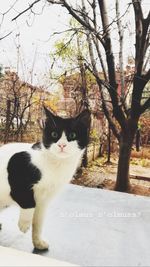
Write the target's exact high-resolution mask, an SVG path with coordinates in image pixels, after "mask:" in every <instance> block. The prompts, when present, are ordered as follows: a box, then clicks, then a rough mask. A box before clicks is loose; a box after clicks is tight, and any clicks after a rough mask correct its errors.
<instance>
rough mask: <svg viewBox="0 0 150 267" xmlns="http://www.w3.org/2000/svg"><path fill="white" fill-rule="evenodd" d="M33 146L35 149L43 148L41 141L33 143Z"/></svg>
mask: <svg viewBox="0 0 150 267" xmlns="http://www.w3.org/2000/svg"><path fill="white" fill-rule="evenodd" d="M32 148H33V149H34V150H40V149H42V146H41V143H40V142H37V143H35V144H33V146H32Z"/></svg>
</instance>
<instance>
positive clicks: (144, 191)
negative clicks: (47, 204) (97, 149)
mask: <svg viewBox="0 0 150 267" xmlns="http://www.w3.org/2000/svg"><path fill="white" fill-rule="evenodd" d="M135 163H136V164H135ZM145 165H146V166H141V165H140V160H137V159H136V161H134V164H132V163H131V165H130V175H131V176H130V182H131V188H130V191H129V193H133V194H139V195H145V196H150V160H147V161H146V163H145ZM116 173H117V162H116V160H115V159H113V160H112V164H105V163H104V160H103V159H98V160H96V161H94V162H92V164H91V165H89V166H88V168H86V169H85V168H83V169H82V175H78V176H77V178H76V179H74V180H73V181H72V182H73V183H74V184H78V185H83V186H88V187H96V188H105V189H110V190H113V189H114V186H115V181H116ZM136 176H137V177H138V179H133V178H136ZM140 177H146V178H147V179H149V181H144V180H143V179H140Z"/></svg>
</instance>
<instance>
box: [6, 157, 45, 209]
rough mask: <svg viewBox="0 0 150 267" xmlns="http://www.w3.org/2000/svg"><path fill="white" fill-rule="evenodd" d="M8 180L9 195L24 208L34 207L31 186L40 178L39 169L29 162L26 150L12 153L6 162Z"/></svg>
mask: <svg viewBox="0 0 150 267" xmlns="http://www.w3.org/2000/svg"><path fill="white" fill-rule="evenodd" d="M7 170H8V181H9V184H10V187H11V192H10V195H11V197H12V198H13V199H14V200H15V201H16V202H17V203H18V204H19V205H20V206H21V207H22V208H24V209H27V208H34V207H35V200H34V195H33V190H32V187H33V185H34V184H35V183H37V182H38V181H39V180H40V178H41V172H40V170H39V169H38V168H37V167H35V166H34V165H33V164H32V163H31V158H30V155H29V154H28V153H27V152H19V153H16V154H14V155H13V156H12V157H11V158H10V160H9V162H8V167H7Z"/></svg>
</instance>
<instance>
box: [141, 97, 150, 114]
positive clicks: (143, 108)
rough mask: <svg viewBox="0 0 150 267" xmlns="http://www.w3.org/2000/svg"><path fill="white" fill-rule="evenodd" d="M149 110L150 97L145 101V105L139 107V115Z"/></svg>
mask: <svg viewBox="0 0 150 267" xmlns="http://www.w3.org/2000/svg"><path fill="white" fill-rule="evenodd" d="M148 108H150V97H149V98H148V99H147V100H146V101H145V103H144V104H143V105H142V106H141V110H140V113H141V114H142V113H144V112H145V111H146V109H148Z"/></svg>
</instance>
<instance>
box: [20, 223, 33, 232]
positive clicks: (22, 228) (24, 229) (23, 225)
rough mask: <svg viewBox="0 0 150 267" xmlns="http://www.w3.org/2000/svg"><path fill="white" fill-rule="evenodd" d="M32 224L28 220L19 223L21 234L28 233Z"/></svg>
mask: <svg viewBox="0 0 150 267" xmlns="http://www.w3.org/2000/svg"><path fill="white" fill-rule="evenodd" d="M30 225H31V222H30V221H27V220H24V221H23V220H20V221H19V222H18V227H19V229H20V231H21V232H23V233H26V232H27V231H28V230H29V229H30Z"/></svg>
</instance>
